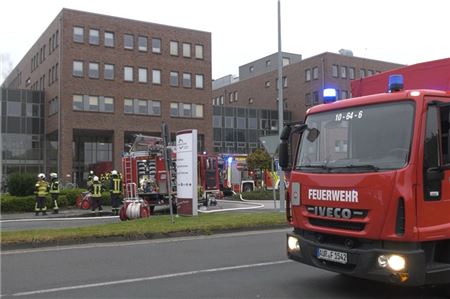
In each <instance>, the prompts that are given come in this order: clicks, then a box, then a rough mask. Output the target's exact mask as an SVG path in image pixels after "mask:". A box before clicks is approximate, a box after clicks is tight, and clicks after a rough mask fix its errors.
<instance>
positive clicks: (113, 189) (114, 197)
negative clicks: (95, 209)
mask: <svg viewBox="0 0 450 299" xmlns="http://www.w3.org/2000/svg"><path fill="white" fill-rule="evenodd" d="M109 192H110V194H111V206H112V213H113V215H119V206H120V194H121V193H122V180H121V179H120V176H119V175H118V173H117V170H113V171H111V176H110V180H109Z"/></svg>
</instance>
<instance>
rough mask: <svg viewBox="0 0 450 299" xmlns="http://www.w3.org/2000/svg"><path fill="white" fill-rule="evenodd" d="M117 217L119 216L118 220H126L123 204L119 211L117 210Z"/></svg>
mask: <svg viewBox="0 0 450 299" xmlns="http://www.w3.org/2000/svg"><path fill="white" fill-rule="evenodd" d="M119 218H120V220H122V221H126V220H128V218H127V213H126V210H125V206H123V207H121V208H120V211H119Z"/></svg>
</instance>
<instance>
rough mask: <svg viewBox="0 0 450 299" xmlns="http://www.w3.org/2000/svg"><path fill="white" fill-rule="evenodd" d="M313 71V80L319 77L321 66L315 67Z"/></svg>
mask: <svg viewBox="0 0 450 299" xmlns="http://www.w3.org/2000/svg"><path fill="white" fill-rule="evenodd" d="M312 73H313V80H317V79H319V68H318V67H317V66H316V67H313V69H312Z"/></svg>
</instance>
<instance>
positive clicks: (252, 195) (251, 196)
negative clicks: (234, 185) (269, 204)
mask: <svg viewBox="0 0 450 299" xmlns="http://www.w3.org/2000/svg"><path fill="white" fill-rule="evenodd" d="M241 194H242V198H243V199H248V200H273V190H255V191H251V192H242V193H241ZM275 194H276V198H277V200H279V199H280V193H279V192H278V190H276V191H275ZM233 199H235V200H240V197H239V194H234V195H233Z"/></svg>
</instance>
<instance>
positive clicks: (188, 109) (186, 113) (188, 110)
mask: <svg viewBox="0 0 450 299" xmlns="http://www.w3.org/2000/svg"><path fill="white" fill-rule="evenodd" d="M181 105H182V107H183V110H182V115H181V116H183V117H192V106H191V104H181Z"/></svg>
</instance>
